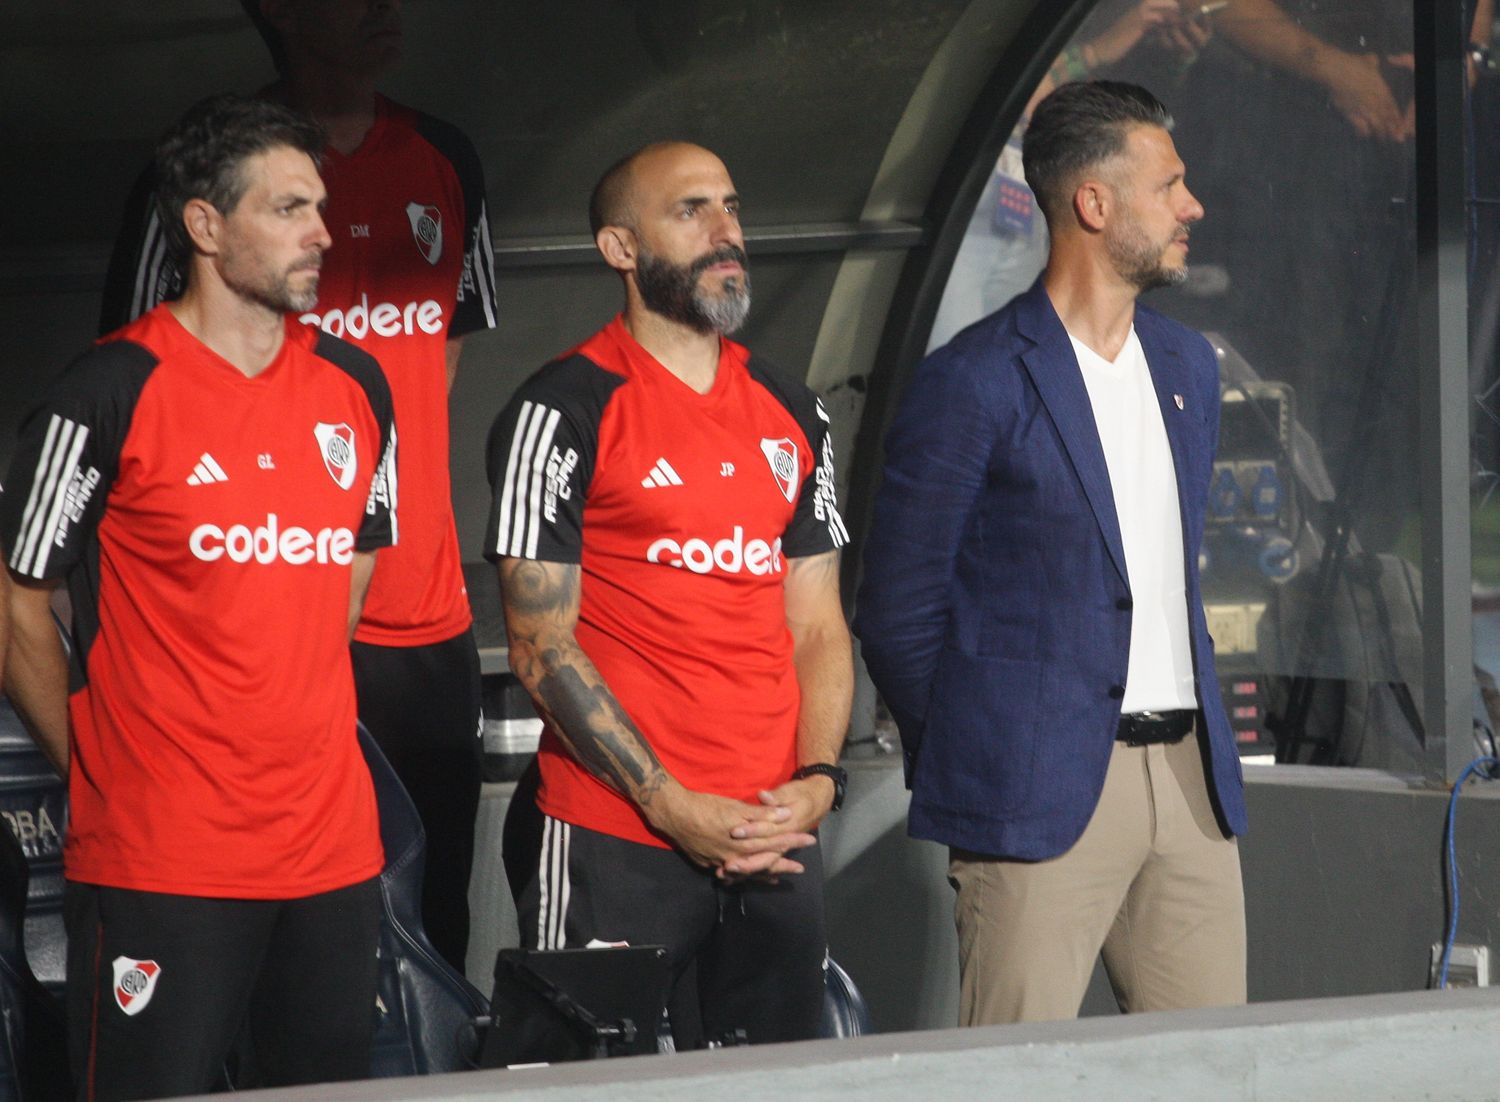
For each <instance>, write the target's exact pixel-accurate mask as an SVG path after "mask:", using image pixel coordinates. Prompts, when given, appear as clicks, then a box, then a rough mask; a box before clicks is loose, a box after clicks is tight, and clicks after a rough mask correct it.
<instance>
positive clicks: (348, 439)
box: [313, 421, 359, 490]
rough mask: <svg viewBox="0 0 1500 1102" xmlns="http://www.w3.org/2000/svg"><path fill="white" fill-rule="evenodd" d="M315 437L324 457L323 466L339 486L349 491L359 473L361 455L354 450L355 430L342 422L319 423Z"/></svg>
mask: <svg viewBox="0 0 1500 1102" xmlns="http://www.w3.org/2000/svg"><path fill="white" fill-rule="evenodd" d="M313 435H314V436H316V437H317V438H318V451H320V452H321V453H322V455H323V465H324V466H325V467H327V468H328V473H329V475H331V476H332V477H333V480H334V481H335V482H337V483H338V484H339V489H341V490H347V489H348V488H349V487H350V486H353V485H354V476H355V475H356V474H357V473H358V471H359V455H358V454H357V453H356V452H355V450H354V430H353V429H351V428H350V427H349V426H348V425H346V424H344V423H343V422H342V421H341V422H339V423H338V424H337V425H329V424H325V423H324V422H322V421H319V422H318V423H317V424H316V425H314V426H313Z"/></svg>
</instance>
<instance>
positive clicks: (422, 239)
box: [406, 203, 443, 264]
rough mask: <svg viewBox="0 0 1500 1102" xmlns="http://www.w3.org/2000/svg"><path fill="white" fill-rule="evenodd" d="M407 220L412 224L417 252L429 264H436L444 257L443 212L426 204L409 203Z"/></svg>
mask: <svg viewBox="0 0 1500 1102" xmlns="http://www.w3.org/2000/svg"><path fill="white" fill-rule="evenodd" d="M406 220H407V221H408V222H410V223H411V235H412V237H414V238H416V241H417V251H418V252H420V253H421V254H422V257H423V259H425V260H426V261H427V263H429V264H436V263H437V262H438V261H439V260H441V259H442V256H443V212H442V211H440V210H438V209H437V207H434V206H430V205H428V204H426V203H407V204H406Z"/></svg>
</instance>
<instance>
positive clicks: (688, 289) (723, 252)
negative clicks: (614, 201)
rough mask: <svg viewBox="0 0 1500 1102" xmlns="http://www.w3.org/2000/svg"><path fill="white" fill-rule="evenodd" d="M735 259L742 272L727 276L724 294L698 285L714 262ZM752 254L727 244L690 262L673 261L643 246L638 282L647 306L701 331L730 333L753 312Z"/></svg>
mask: <svg viewBox="0 0 1500 1102" xmlns="http://www.w3.org/2000/svg"><path fill="white" fill-rule="evenodd" d="M726 260H732V261H734V262H735V263H737V264H739V266H740V269H741V274H740V275H738V276H732V277H730V278H729V279H726V280H724V283H723V292H722V293H721V294H717V295H715V294H710V293H707V292H705V291H703V290H701V289H700V288H699V286H698V277H699V276H701V275H702V274H703V273H704V272H705V271H707V270H708V269H709V268H710V267H712V266H713V265H715V264H720V263H723V262H724V261H726ZM748 264H749V258H747V257H746V256H745V250H744V249H741V248H739V247H738V246H736V245H725V246H724V247H723V248H721V249H715V250H714V251H713V252H711V253H709V254H708V255H706V256H700V257H699V258H698V259H697V260H695V261H693V262H692V263H691V264H673V263H672V262H671V261H670V260H665V259H663V258H661V257H659V256H656V255H655V254H653V253H649V252H647V251H646V250H645V249H642V250H641V251H640V253H639V255H638V256H637V259H636V269H635V286H636V290H638V291H639V292H640V293H641V301H642V302H644V303H645V304H646V308H647V309H648V310H650V311H652V312H653V313H656V314H660V315H662V317H665V318H669V319H671V320H672V321H675V322H678V323H679V324H682V325H686V326H687V327H688V328H689V329H692V330H694V331H695V332H698V333H720V334H725V335H727V334H729V333H733V332H734V331H735V330H737V329H739V327H740V326H742V325H744V324H745V318H746V317H748V316H749V314H750V271H749V268H748Z"/></svg>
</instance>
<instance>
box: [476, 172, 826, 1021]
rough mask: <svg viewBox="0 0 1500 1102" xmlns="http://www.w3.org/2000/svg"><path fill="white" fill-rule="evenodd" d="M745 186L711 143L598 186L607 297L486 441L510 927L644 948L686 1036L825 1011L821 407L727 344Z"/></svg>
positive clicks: (611, 176) (733, 320)
mask: <svg viewBox="0 0 1500 1102" xmlns="http://www.w3.org/2000/svg"><path fill="white" fill-rule="evenodd" d="M739 208H740V203H739V197H738V196H737V194H736V193H735V190H734V185H733V183H732V182H731V181H730V178H729V173H728V171H727V170H726V169H725V167H724V165H723V163H722V162H721V161H720V160H719V158H717V157H716V156H714V155H713V154H712V153H710V152H709V151H708V150H706V149H702V148H700V147H698V146H695V145H689V144H685V143H680V142H665V143H659V144H655V145H650V146H647V147H646V148H644V149H642V150H640V151H638V152H636V153H634V154H632V155H631V156H629V157H627V158H625V159H624V160H622V161H621V162H619V163H618V164H616V165H615V166H614V167H612V168H611V169H610V170H609V171H608V172H606V173H605V175H604V177H603V178H602V179H601V180H600V182H599V184H598V186H597V188H596V189H595V191H594V195H593V199H592V201H591V203H590V222H591V225H592V228H593V231H594V240H595V243H596V244H597V245H598V248H599V251H600V253H601V254H602V255H603V257H604V260H605V262H606V263H607V264H609V266H610V267H611V268H613V269H614V270H615V271H616V272H617V273H618V274H619V276H620V278H621V281H622V283H623V285H624V290H625V309H624V312H623V313H622V314H621V315H619V316H618V317H617V318H615V320H614V321H612V322H611V323H610V324H609V325H608V326H606V327H605V328H604V329H603V330H602V331H600V332H599V333H597V334H595V335H594V336H593V337H591V338H589V339H588V340H587V341H585V342H584V343H583V344H581V345H579V346H578V347H577V348H575V349H574V350H573V351H572V352H569V353H568V354H566V355H564V356H563V357H562V358H560V359H558V360H556V361H554V362H553V363H551V364H549V365H548V366H546V367H544V368H543V369H542V370H541V371H540V372H538V373H537V374H536V375H534V376H532V377H531V379H529V380H528V381H527V382H526V383H524V384H523V385H522V386H521V388H520V389H519V391H518V392H517V393H516V395H515V396H514V398H513V399H512V400H511V402H510V403H509V405H507V406H506V408H505V409H504V410H502V411H501V413H500V415H499V417H498V418H497V420H496V422H495V426H494V428H493V429H492V430H491V433H490V440H489V461H488V468H489V476H490V482H491V485H492V487H493V490H494V503H493V507H492V509H491V512H490V519H489V524H488V529H487V534H486V542H485V554H486V556H487V557H488V558H490V559H491V560H492V561H496V562H497V563H498V565H499V573H500V586H501V599H502V601H503V604H504V611H505V622H506V629H507V633H508V637H509V640H510V662H511V668H512V669H513V670H514V671H515V674H516V677H517V678H518V679H519V680H520V682H521V684H522V685H524V686H525V687H526V689H527V690H528V692H530V694H531V696H532V698H533V700H534V701H535V703H536V706H537V708H538V710H539V711H540V713H541V715H542V717H543V718H544V720H545V729H544V733H543V737H542V743H541V746H540V749H539V752H538V762H539V765H540V773H541V782H540V792H539V795H538V797H537V799H538V803H539V805H540V808H541V811H542V812H543V813H544V814H545V816H546V818H545V821H544V828H543V839H542V848H541V857H540V863H539V868H538V869H537V871H536V873H535V874H534V875H533V876H532V877H531V878H530V883H529V884H528V885H527V886H526V888H525V889H524V891H523V892H522V898H521V905H520V928H521V936H522V941H523V944H524V945H526V946H528V947H540V948H545V949H555V948H562V947H564V946H573V947H578V946H585V945H589V944H591V943H594V942H596V941H603V942H619V941H628V942H630V943H631V944H637V945H640V944H662V945H665V946H666V947H667V949H668V954H669V958H670V963H671V967H672V971H673V976H674V986H673V990H672V995H671V1000H670V1003H669V1011H670V1015H671V1024H672V1032H673V1036H674V1040H675V1043H676V1045H677V1046H678V1048H689V1047H697V1046H698V1045H700V1044H702V1043H703V1042H705V1041H715V1040H718V1039H720V1038H721V1037H723V1036H724V1035H726V1034H728V1033H731V1032H732V1031H734V1030H738V1029H743V1030H745V1032H746V1035H747V1036H748V1039H749V1040H750V1041H751V1042H752V1043H758V1042H763V1041H789V1040H799V1039H804V1038H810V1037H812V1036H814V1035H815V1034H816V1032H817V1029H818V1023H819V1017H820V1012H821V1006H822V993H823V961H824V958H825V956H826V935H825V923H824V915H823V901H822V858H821V854H820V851H819V848H818V845H817V839H816V837H815V835H814V833H813V832H814V830H815V829H816V828H817V826H818V823H819V822H820V821H821V820H822V819H823V817H824V816H825V815H827V814H828V813H829V811H830V810H832V809H834V808H836V807H837V806H838V804H839V801H840V800H841V799H842V794H843V785H844V775H843V770H841V769H840V768H839V767H838V766H837V765H836V764H835V763H836V762H837V760H838V755H839V749H840V746H841V744H842V742H843V738H844V733H845V730H846V728H847V725H848V717H849V707H850V699H851V695H852V685H853V672H852V662H851V654H850V642H849V633H848V628H847V627H846V625H845V621H844V614H843V608H842V605H841V602H840V600H839V590H838V558H839V548H840V547H841V546H842V545H843V544H844V543H845V542H846V541H847V535H846V533H845V530H844V527H843V522H842V521H841V520H840V518H839V514H838V508H837V501H836V499H835V491H834V477H833V456H832V452H831V450H830V442H829V439H828V419H827V417H826V415H825V414H824V412H823V409H822V405H821V403H820V402H819V401H818V400H817V398H816V397H815V396H814V395H813V394H812V393H811V391H809V390H808V389H807V388H806V387H805V386H803V385H802V384H801V383H799V382H793V381H791V380H790V379H788V378H785V377H783V376H781V375H780V374H779V373H777V372H776V371H774V370H773V369H771V368H769V367H767V366H766V365H765V363H764V362H763V361H762V360H760V359H759V358H758V357H755V356H752V355H751V354H750V352H749V351H748V350H747V349H746V348H744V347H743V346H741V345H739V344H736V343H734V342H732V341H729V340H727V339H726V338H725V336H724V334H727V333H730V332H733V331H734V330H736V329H737V328H738V327H739V326H740V325H741V324H742V323H743V321H744V320H745V316H746V314H747V312H748V310H749V306H750V284H749V275H748V272H747V259H746V255H745V248H744V234H743V232H742V230H741V228H740V220H739Z"/></svg>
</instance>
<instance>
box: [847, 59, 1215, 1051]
mask: <svg viewBox="0 0 1500 1102" xmlns="http://www.w3.org/2000/svg"><path fill="white" fill-rule="evenodd" d="M1170 129H1171V118H1170V116H1169V115H1168V114H1167V112H1166V109H1165V108H1164V107H1163V106H1162V105H1161V104H1160V103H1159V102H1158V101H1157V100H1156V98H1155V97H1154V96H1152V95H1151V94H1150V93H1149V92H1147V91H1146V90H1145V89H1143V88H1140V87H1138V86H1135V85H1129V84H1120V83H1112V82H1102V81H1101V82H1093V83H1079V84H1069V85H1065V86H1063V87H1062V88H1059V89H1058V90H1057V91H1055V92H1053V93H1052V94H1051V95H1050V96H1048V97H1047V98H1046V99H1045V100H1043V101H1042V102H1041V103H1040V104H1039V105H1038V106H1037V108H1036V111H1035V113H1034V114H1033V116H1032V120H1031V126H1030V128H1029V129H1028V130H1027V133H1026V139H1025V146H1024V159H1025V171H1026V178H1027V181H1028V183H1029V184H1030V185H1031V188H1032V190H1033V191H1034V192H1035V193H1036V196H1037V200H1038V202H1039V204H1040V205H1041V208H1042V211H1043V213H1044V215H1045V216H1046V219H1047V224H1048V229H1049V232H1050V237H1051V249H1050V254H1049V257H1048V262H1047V267H1046V269H1045V270H1044V271H1043V273H1042V275H1041V277H1040V278H1039V280H1038V281H1037V283H1036V284H1035V285H1034V286H1033V287H1032V288H1031V290H1030V291H1028V292H1026V293H1025V294H1023V295H1021V296H1020V297H1018V298H1016V299H1015V300H1013V301H1012V302H1011V303H1010V304H1008V305H1007V306H1006V307H1004V308H1003V309H1001V310H1000V311H998V312H997V313H995V314H992V315H991V316H989V317H988V318H985V319H984V320H982V321H980V322H978V323H976V324H975V325H973V326H971V327H969V328H968V329H966V330H964V331H963V332H961V333H960V334H958V335H957V336H956V337H955V338H954V339H953V341H952V342H951V343H949V344H948V345H946V346H944V347H943V348H941V349H939V350H938V351H936V352H934V353H933V354H932V355H930V356H929V357H927V359H926V360H924V361H923V362H922V363H921V365H920V366H919V367H918V368H917V369H916V373H915V375H914V376H913V378H912V380H911V382H910V383H909V384H908V385H907V387H906V389H905V392H904V397H903V398H902V401H901V405H900V408H899V409H898V411H897V413H896V416H895V420H894V423H893V425H892V427H891V430H890V434H889V436H888V437H887V439H886V442H885V453H886V466H885V474H884V482H883V484H882V486H881V488H880V490H879V492H878V495H877V498H876V502H875V508H874V513H873V518H872V521H871V526H870V536H869V540H868V544H867V547H866V551H865V556H864V580H863V584H862V586H861V588H860V592H859V599H858V602H857V609H858V611H857V614H856V618H855V630H856V634H858V636H859V638H860V640H861V647H862V653H863V655H864V657H865V661H866V662H867V664H868V666H869V669H870V674H871V676H872V678H873V679H874V682H875V685H876V687H877V688H878V689H879V690H880V692H881V693H882V695H883V696H884V698H885V700H886V702H887V704H888V705H889V707H890V709H891V712H892V714H893V715H894V717H895V718H896V720H897V723H898V724H899V727H900V731H901V737H902V744H903V749H904V753H905V763H906V768H907V780H908V783H909V784H910V786H911V788H912V799H911V808H910V831H911V833H912V834H913V835H914V836H915V837H918V838H927V839H931V840H933V841H937V842H941V843H945V844H947V845H948V846H949V847H950V854H951V863H950V878H951V880H952V882H953V884H954V885H955V887H956V890H957V893H958V899H957V906H956V912H955V913H956V921H957V925H958V934H959V953H960V958H959V964H960V976H961V995H960V1007H961V1015H962V1021H963V1022H964V1024H969V1025H976V1024H981V1023H995V1022H1011V1021H1021V1020H1044V1019H1059V1018H1068V1017H1072V1016H1074V1015H1076V1014H1077V1013H1078V1009H1079V1006H1080V1004H1081V1001H1082V998H1083V994H1084V991H1085V989H1086V987H1087V985H1088V980H1089V976H1090V973H1091V972H1092V970H1093V964H1094V960H1095V958H1096V957H1097V956H1098V955H1099V952H1100V950H1101V948H1102V950H1103V956H1104V962H1105V965H1106V968H1107V970H1108V972H1109V976H1110V980H1111V982H1112V984H1113V986H1114V990H1115V994H1116V997H1117V998H1118V1000H1119V1002H1120V1005H1121V1007H1122V1008H1123V1009H1125V1010H1129V1011H1138V1010H1156V1009H1165V1008H1169V1007H1189V1006H1204V1005H1216V1004H1230V1003H1238V1002H1242V1001H1243V1000H1244V998H1245V919H1244V898H1243V890H1242V887H1241V881H1240V865H1239V853H1238V849H1237V846H1236V842H1235V839H1234V837H1233V836H1234V835H1236V834H1239V833H1241V832H1242V831H1243V830H1244V828H1245V807H1244V797H1243V792H1242V790H1241V789H1242V785H1241V779H1240V769H1239V761H1238V758H1237V756H1236V753H1235V746H1234V740H1233V736H1232V733H1231V731H1230V729H1229V724H1228V720H1227V718H1226V716H1225V713H1224V707H1223V703H1222V701H1221V700H1220V698H1219V692H1218V682H1217V680H1216V676H1215V672H1214V657H1213V644H1212V641H1211V640H1210V639H1209V637H1208V631H1207V628H1206V625H1205V622H1204V615H1203V605H1202V600H1201V596H1200V594H1199V586H1198V546H1199V542H1200V540H1201V539H1202V535H1203V523H1204V509H1205V505H1206V501H1207V496H1208V481H1209V473H1210V470H1211V466H1212V462H1213V456H1214V449H1215V446H1216V442H1217V433H1218V410H1219V386H1218V373H1217V366H1216V361H1215V358H1214V353H1213V350H1212V349H1211V348H1210V347H1209V344H1208V342H1207V341H1206V340H1204V339H1203V338H1202V337H1201V336H1199V335H1198V334H1196V333H1193V332H1192V331H1190V330H1188V329H1186V328H1184V327H1183V326H1180V325H1178V324H1177V323H1175V322H1172V321H1170V320H1168V319H1167V318H1165V317H1163V316H1162V315H1160V314H1157V313H1155V312H1154V311H1151V310H1148V309H1146V308H1145V307H1144V306H1141V305H1139V304H1138V303H1137V297H1138V296H1139V295H1140V294H1141V292H1143V291H1146V290H1149V289H1150V288H1152V287H1157V286H1162V285H1165V284H1171V283H1176V282H1180V281H1181V280H1182V278H1183V277H1184V275H1185V272H1186V261H1187V252H1188V236H1189V232H1190V228H1191V226H1192V224H1193V223H1195V222H1197V221H1198V220H1199V219H1200V218H1202V217H1203V208H1202V207H1201V206H1199V204H1198V201H1197V200H1196V199H1195V198H1194V197H1193V195H1192V193H1191V192H1190V191H1189V190H1188V188H1187V184H1186V182H1185V180H1184V168H1183V164H1182V162H1181V161H1180V160H1179V159H1178V156H1177V153H1176V150H1175V149H1174V146H1173V142H1172V138H1171V136H1170Z"/></svg>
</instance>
